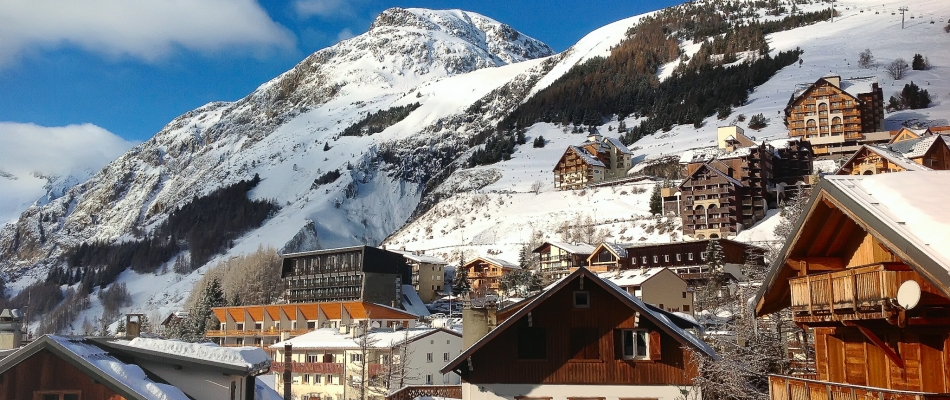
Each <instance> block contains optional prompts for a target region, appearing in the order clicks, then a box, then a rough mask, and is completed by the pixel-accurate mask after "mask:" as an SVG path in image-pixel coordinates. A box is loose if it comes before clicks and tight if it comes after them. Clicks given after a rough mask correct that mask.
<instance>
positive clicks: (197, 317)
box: [180, 278, 227, 342]
mask: <svg viewBox="0 0 950 400" xmlns="http://www.w3.org/2000/svg"><path fill="white" fill-rule="evenodd" d="M225 305H227V301H226V300H225V299H224V290H222V289H221V281H219V280H218V278H213V279H211V282H208V285H207V286H205V287H204V290H203V291H202V293H201V297H199V298H198V301H197V302H195V305H194V306H192V307H191V310H190V311H189V313H188V318H187V320H186V322H185V323H184V324H182V331H181V333H180V339H182V340H184V341H189V342H197V341H200V340H202V339H204V337H205V331H206V330H207V328H208V324H209V323H212V324H214V323H215V321H217V317H215V316H214V313H213V312H212V311H211V308H212V307H222V306H225Z"/></svg>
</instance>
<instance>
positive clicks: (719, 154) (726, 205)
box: [662, 126, 812, 239]
mask: <svg viewBox="0 0 950 400" xmlns="http://www.w3.org/2000/svg"><path fill="white" fill-rule="evenodd" d="M718 136H719V140H718V142H719V145H718V146H717V147H715V148H707V149H698V150H690V151H687V152H685V153H684V154H683V155H682V157H681V158H680V163H681V164H683V167H684V170H685V172H686V179H684V180H683V182H682V183H681V184H680V185H679V186H678V187H676V188H667V189H664V190H663V193H662V195H663V197H664V199H663V202H664V209H667V210H678V211H679V212H678V214H679V215H680V218H681V219H682V221H683V234H684V235H688V236H691V237H694V238H697V239H706V238H713V239H715V238H723V237H732V236H735V235H736V234H738V233H739V231H741V230H742V229H743V228H744V227H748V226H752V225H753V224H755V223H756V222H757V221H759V220H761V219H763V218H765V213H766V211H767V210H768V209H769V207H770V205H776V204H777V203H778V201H780V200H781V199H783V198H784V197H786V196H790V195H796V194H797V193H798V192H799V190H800V188H801V187H803V186H807V185H808V184H809V182H810V181H811V180H810V179H809V175H810V174H811V171H812V154H811V148H810V146H809V145H808V144H807V143H806V142H803V141H801V140H798V139H782V140H773V141H771V142H762V143H761V144H755V141H754V139H753V138H750V137H747V136H745V135H744V133H743V131H742V129H741V128H739V127H735V126H728V127H720V128H719V129H718ZM776 173H778V174H776Z"/></svg>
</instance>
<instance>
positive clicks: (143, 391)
mask: <svg viewBox="0 0 950 400" xmlns="http://www.w3.org/2000/svg"><path fill="white" fill-rule="evenodd" d="M44 338H45V339H46V340H49V341H50V342H52V343H56V344H57V345H58V346H59V349H60V350H65V351H66V352H68V353H70V354H71V355H72V356H74V357H75V358H74V359H76V358H78V359H79V360H81V362H82V363H83V364H84V366H85V367H91V368H92V371H93V372H96V373H98V374H101V375H100V377H96V378H100V380H103V379H102V378H105V379H108V380H112V382H110V383H113V384H115V383H118V384H120V385H123V386H124V387H125V388H128V389H129V390H131V391H132V392H133V393H129V395H132V396H134V397H133V398H136V399H148V400H188V396H186V395H185V393H184V392H182V391H181V389H179V388H177V387H174V386H172V385H168V384H164V383H157V382H154V381H152V380H151V379H149V378H148V376H146V375H145V371H143V370H142V368H141V367H139V366H138V365H134V364H126V363H123V362H122V361H119V360H118V359H117V358H115V357H113V356H112V355H111V354H109V352H108V351H106V350H103V349H102V348H100V347H98V346H96V345H94V344H92V343H91V342H88V341H86V340H83V339H81V338H67V337H63V336H54V335H48V336H45V337H44ZM120 389H121V388H120ZM120 394H123V395H125V393H120Z"/></svg>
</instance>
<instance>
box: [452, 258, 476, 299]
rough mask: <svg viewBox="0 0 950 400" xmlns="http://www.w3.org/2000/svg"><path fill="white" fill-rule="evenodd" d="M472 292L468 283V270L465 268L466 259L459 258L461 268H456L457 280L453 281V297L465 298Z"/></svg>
mask: <svg viewBox="0 0 950 400" xmlns="http://www.w3.org/2000/svg"><path fill="white" fill-rule="evenodd" d="M471 290H472V284H471V282H469V281H468V268H465V257H463V256H460V257H459V266H458V267H457V268H455V278H454V279H452V295H454V296H463V295H466V294H468V292H470V291H471Z"/></svg>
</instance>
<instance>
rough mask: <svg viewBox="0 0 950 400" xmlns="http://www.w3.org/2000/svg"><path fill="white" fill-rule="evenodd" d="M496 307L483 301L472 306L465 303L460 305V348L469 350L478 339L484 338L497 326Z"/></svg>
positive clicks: (469, 302) (470, 302)
mask: <svg viewBox="0 0 950 400" xmlns="http://www.w3.org/2000/svg"><path fill="white" fill-rule="evenodd" d="M496 311H498V305H497V304H495V302H494V301H485V302H484V304H482V305H478V304H473V302H472V301H466V302H464V303H463V305H462V348H465V349H467V348H469V347H471V346H472V345H473V344H475V342H477V341H478V340H479V339H481V338H483V337H485V335H487V334H488V333H489V332H491V331H492V329H495V326H496V325H498V318H497V316H496Z"/></svg>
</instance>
